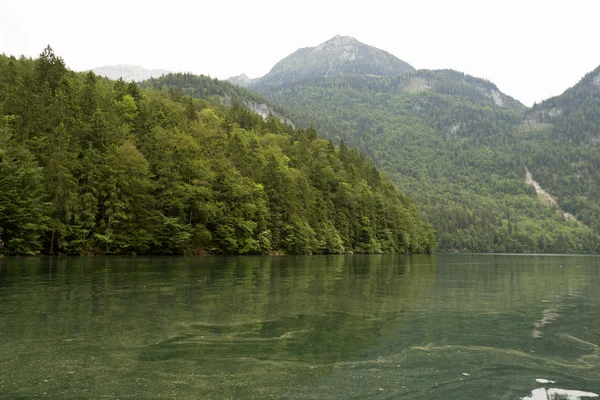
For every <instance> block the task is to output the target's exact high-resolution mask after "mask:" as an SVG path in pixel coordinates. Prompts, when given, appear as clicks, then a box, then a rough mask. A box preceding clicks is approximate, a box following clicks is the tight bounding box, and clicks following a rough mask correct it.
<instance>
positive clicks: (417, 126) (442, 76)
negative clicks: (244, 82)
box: [253, 70, 599, 252]
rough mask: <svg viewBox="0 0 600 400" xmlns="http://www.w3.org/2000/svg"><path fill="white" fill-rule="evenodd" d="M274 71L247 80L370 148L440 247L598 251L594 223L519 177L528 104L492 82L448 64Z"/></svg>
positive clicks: (326, 130)
mask: <svg viewBox="0 0 600 400" xmlns="http://www.w3.org/2000/svg"><path fill="white" fill-rule="evenodd" d="M279 76H280V77H281V80H280V81H279V82H278V84H257V85H256V86H254V87H253V89H254V90H256V91H257V92H259V93H261V94H263V95H264V96H265V97H266V98H267V99H269V100H271V101H272V102H274V103H277V104H281V105H283V106H284V107H285V109H286V114H287V115H288V116H289V117H290V118H291V119H292V121H294V122H295V123H296V124H298V125H299V126H311V125H312V126H314V127H316V128H317V129H318V130H319V131H320V132H321V133H322V134H323V135H324V137H326V138H330V139H332V140H334V141H336V142H340V141H344V143H345V144H347V145H350V146H353V147H357V148H358V149H360V150H361V151H364V152H365V153H366V154H367V155H369V156H370V157H371V158H372V159H373V160H374V161H375V163H376V164H377V165H378V166H379V167H380V168H382V169H383V170H384V171H386V172H388V173H389V174H390V176H391V177H392V179H393V180H394V181H395V182H396V183H397V184H398V185H399V186H400V188H401V190H403V191H405V192H406V193H407V194H408V195H409V196H410V197H411V199H412V200H413V201H415V202H416V204H418V205H419V207H420V209H421V210H422V211H423V213H424V215H425V216H426V217H427V218H429V220H430V221H431V222H432V223H433V225H434V227H435V229H436V231H437V235H438V243H439V247H438V249H439V250H446V251H454V250H459V251H488V252H489V251H494V252H524V251H527V252H565V251H583V252H595V251H597V250H598V243H599V241H598V236H597V233H598V232H599V231H598V230H597V229H595V228H594V229H595V230H594V232H595V233H594V232H592V231H590V230H589V229H587V228H586V227H584V226H582V225H580V224H578V223H577V222H575V221H568V220H565V219H564V218H563V217H562V215H560V213H558V212H557V211H556V210H553V209H551V208H548V207H546V206H544V205H543V204H541V203H540V202H538V201H537V199H536V194H535V191H534V189H533V188H531V187H528V186H527V184H526V183H525V167H526V166H527V165H530V163H531V153H529V152H528V151H526V148H525V147H524V145H523V142H522V139H523V135H522V134H521V133H520V132H521V131H520V130H519V129H517V128H518V127H519V126H520V125H521V122H522V120H523V118H524V114H525V112H526V111H527V109H526V108H525V107H524V106H523V105H522V104H521V103H519V102H518V101H516V100H514V99H513V98H511V97H509V96H506V95H505V94H503V93H502V92H500V90H498V88H497V87H496V86H495V85H494V84H492V83H491V82H489V81H486V80H482V79H478V78H474V77H470V76H468V75H465V74H462V73H459V72H456V71H450V70H441V71H426V70H420V71H408V72H404V73H401V74H399V75H393V76H383V77H381V76H371V75H370V74H344V73H339V74H333V73H330V74H328V75H327V76H317V77H312V78H306V79H302V80H298V79H297V78H295V77H294V75H289V76H288V77H289V79H284V78H285V75H279ZM590 79H591V82H593V81H594V79H593V78H590ZM547 112H550V111H547ZM577 154H579V153H577ZM532 173H534V175H535V176H536V177H538V179H539V180H540V181H543V186H544V187H545V188H547V189H548V190H549V191H550V192H551V193H553V194H556V195H558V196H559V197H560V191H556V190H555V188H554V187H552V185H549V184H548V183H547V182H545V177H544V175H543V174H542V173H540V172H538V171H533V170H532ZM596 189H597V185H596ZM596 189H594V190H596ZM560 204H561V205H562V206H563V207H564V208H565V211H567V212H570V213H573V214H575V215H577V213H576V212H573V211H574V210H573V209H572V207H570V203H569V201H565V200H564V199H562V198H561V199H560ZM588 225H589V224H588ZM589 226H592V225H589ZM565 238H567V240H565ZM565 242H568V245H566V246H565V245H564V244H565Z"/></svg>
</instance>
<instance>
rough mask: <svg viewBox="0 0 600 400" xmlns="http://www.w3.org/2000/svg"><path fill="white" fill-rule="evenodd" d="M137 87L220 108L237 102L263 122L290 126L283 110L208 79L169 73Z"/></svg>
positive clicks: (251, 92) (239, 88)
mask: <svg viewBox="0 0 600 400" xmlns="http://www.w3.org/2000/svg"><path fill="white" fill-rule="evenodd" d="M140 86H142V87H153V88H155V89H168V90H176V91H179V92H180V93H181V94H182V95H186V96H191V97H194V98H198V99H206V100H208V99H215V98H216V99H217V100H218V102H219V103H221V105H223V106H230V105H231V104H233V103H234V102H239V103H240V104H242V105H244V106H245V107H246V108H247V109H249V110H250V111H252V112H255V113H257V114H260V115H261V116H262V117H265V118H266V117H268V116H269V115H270V114H272V115H274V116H276V117H278V118H279V119H281V120H282V121H284V122H285V123H288V124H292V122H291V121H290V119H289V118H288V117H287V116H286V115H285V113H284V112H283V109H282V108H281V107H279V106H274V105H272V104H271V102H269V101H268V100H267V99H265V98H264V96H262V95H260V94H258V93H255V92H253V91H251V90H248V89H245V88H242V87H240V86H238V85H234V84H232V83H230V82H227V81H221V80H218V79H216V78H210V77H208V76H205V75H194V74H191V73H169V74H165V75H163V76H161V77H159V78H150V79H147V80H145V81H143V82H141V83H140Z"/></svg>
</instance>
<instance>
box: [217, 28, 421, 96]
mask: <svg viewBox="0 0 600 400" xmlns="http://www.w3.org/2000/svg"><path fill="white" fill-rule="evenodd" d="M413 70H414V68H413V67H412V66H411V65H409V64H408V63H406V62H404V61H402V60H400V59H399V58H397V57H396V56H394V55H392V54H390V53H388V52H386V51H383V50H380V49H377V48H375V47H372V46H369V45H366V44H364V43H361V42H359V41H358V40H356V39H355V38H353V37H350V36H339V35H338V36H335V37H333V38H332V39H330V40H328V41H326V42H324V43H321V44H320V45H318V46H316V47H305V48H302V49H299V50H296V51H295V52H294V53H292V54H290V55H289V56H287V57H285V58H284V59H282V60H281V61H279V62H278V63H277V64H275V66H274V67H273V68H272V69H271V70H270V71H269V73H268V74H266V75H265V76H263V77H262V78H257V79H253V80H249V79H248V77H247V76H246V75H240V76H237V77H232V78H229V81H230V82H232V83H235V84H239V85H240V86H244V87H263V86H272V85H281V84H288V83H290V82H295V81H301V80H305V79H311V78H315V77H325V76H335V75H340V74H350V75H373V76H389V75H397V74H401V73H403V72H407V71H413Z"/></svg>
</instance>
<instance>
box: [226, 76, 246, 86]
mask: <svg viewBox="0 0 600 400" xmlns="http://www.w3.org/2000/svg"><path fill="white" fill-rule="evenodd" d="M227 82H230V83H232V84H234V85H238V86H241V87H243V88H247V87H250V86H252V79H250V77H249V76H248V75H246V74H242V75H238V76H232V77H229V78H227Z"/></svg>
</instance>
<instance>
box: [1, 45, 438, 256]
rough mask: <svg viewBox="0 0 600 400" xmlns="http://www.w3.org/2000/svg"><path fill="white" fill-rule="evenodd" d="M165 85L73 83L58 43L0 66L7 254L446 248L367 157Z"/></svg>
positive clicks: (82, 79)
mask: <svg viewBox="0 0 600 400" xmlns="http://www.w3.org/2000/svg"><path fill="white" fill-rule="evenodd" d="M179 78H183V79H184V83H185V80H186V79H189V80H191V81H193V82H194V83H193V85H196V87H200V85H199V82H205V83H206V85H209V84H208V81H206V79H205V78H202V77H194V76H187V77H185V76H182V77H179ZM179 78H177V76H175V77H171V78H169V77H165V78H164V79H167V80H168V79H179ZM161 79H163V78H161ZM156 82H160V81H156ZM163 83H164V85H165V87H164V90H161V88H162V85H160V83H155V84H154V83H153V84H149V85H148V86H154V87H148V88H142V87H140V86H138V85H137V84H135V83H125V82H123V81H122V80H119V81H111V80H108V79H105V78H100V77H97V76H96V75H94V74H93V73H92V72H88V73H74V72H72V71H70V70H68V69H67V68H66V66H65V65H64V62H63V60H62V59H61V58H60V57H57V56H56V55H54V54H53V52H52V50H51V49H50V48H49V47H48V48H47V49H45V50H44V52H43V53H42V54H41V55H40V57H39V58H37V59H35V60H31V59H26V58H21V59H15V58H14V57H7V56H0V117H1V121H0V254H37V253H40V252H43V253H48V254H57V253H63V254H90V253H109V254H115V253H120V254H139V253H155V254H163V253H168V254H192V253H195V254H197V253H231V254H234V253H235V254H247V253H271V252H287V253H343V252H407V251H408V252H426V251H430V250H431V249H432V247H433V246H434V237H433V231H432V229H431V226H430V225H429V224H428V223H426V222H423V221H422V220H421V219H420V218H419V213H418V212H417V210H416V208H415V207H414V206H413V204H412V203H411V202H410V201H409V200H408V199H407V197H406V196H404V195H402V194H400V193H399V192H398V190H397V189H396V187H395V186H394V185H393V184H392V183H391V182H390V181H389V180H388V179H387V178H385V177H383V176H381V174H380V173H379V172H378V171H377V169H376V168H375V167H374V166H373V164H372V163H371V162H370V161H369V160H368V159H367V158H365V157H364V156H362V155H361V153H359V152H358V151H356V150H353V149H350V148H348V147H347V146H346V145H345V144H342V145H341V146H340V147H335V146H334V145H333V144H332V143H331V142H330V141H327V140H323V139H319V138H318V137H317V132H316V131H315V130H314V129H293V128H292V127H291V126H289V125H286V124H284V123H282V122H281V119H280V118H278V117H274V116H270V117H267V118H263V117H262V116H260V115H258V114H255V113H253V112H251V111H248V109H247V108H245V107H244V106H243V105H242V103H240V101H235V100H236V99H234V98H232V101H231V102H230V104H226V105H225V106H224V105H223V104H222V97H219V98H218V99H211V96H202V93H201V91H200V92H198V91H197V90H195V91H193V92H192V93H188V92H187V91H186V90H185V89H186V86H185V84H183V85H180V86H181V87H176V86H177V85H172V84H171V83H169V81H166V82H163ZM159 85H160V86H161V88H156V86H159ZM210 85H212V86H214V87H212V88H211V89H207V91H209V90H212V91H215V92H219V91H220V92H226V93H227V91H230V90H236V89H237V88H234V89H232V86H231V85H230V84H223V83H221V82H217V81H214V80H211V83H210ZM221 85H222V86H221ZM217 94H218V93H217ZM190 95H194V97H203V98H192V97H191V96H190ZM238 100H239V99H238Z"/></svg>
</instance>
